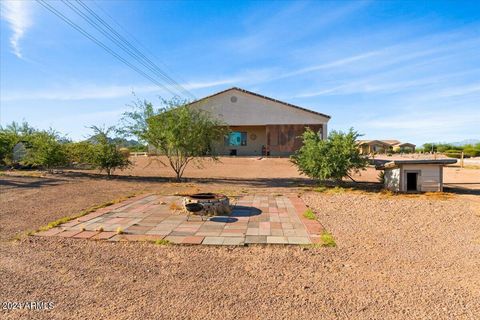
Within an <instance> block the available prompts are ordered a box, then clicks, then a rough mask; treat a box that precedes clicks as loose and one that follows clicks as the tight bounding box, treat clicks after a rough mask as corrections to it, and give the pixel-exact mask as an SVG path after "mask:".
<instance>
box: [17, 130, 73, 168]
mask: <svg viewBox="0 0 480 320" xmlns="http://www.w3.org/2000/svg"><path fill="white" fill-rule="evenodd" d="M59 140H60V136H59V135H58V133H57V132H55V131H54V130H52V129H50V130H48V131H35V132H33V133H31V134H30V135H29V136H27V137H26V138H25V144H26V148H27V153H26V156H25V158H24V159H23V160H22V161H21V163H22V164H23V165H28V166H40V167H43V168H45V169H47V170H48V171H49V172H51V171H52V169H53V168H55V167H58V166H62V165H65V164H67V162H68V160H67V153H66V150H65V145H64V144H63V143H61V142H60V141H59Z"/></svg>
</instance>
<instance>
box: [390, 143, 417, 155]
mask: <svg viewBox="0 0 480 320" xmlns="http://www.w3.org/2000/svg"><path fill="white" fill-rule="evenodd" d="M392 147H393V151H395V152H403V153H412V152H415V145H414V144H413V143H408V142H404V143H397V144H395V145H393V146H392Z"/></svg>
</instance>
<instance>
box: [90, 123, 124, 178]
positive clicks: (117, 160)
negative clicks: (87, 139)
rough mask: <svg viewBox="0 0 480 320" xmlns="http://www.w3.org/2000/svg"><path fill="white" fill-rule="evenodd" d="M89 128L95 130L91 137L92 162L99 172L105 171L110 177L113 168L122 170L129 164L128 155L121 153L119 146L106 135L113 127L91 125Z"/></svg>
mask: <svg viewBox="0 0 480 320" xmlns="http://www.w3.org/2000/svg"><path fill="white" fill-rule="evenodd" d="M91 129H92V130H93V131H94V132H95V134H94V135H93V136H92V137H91V139H92V140H93V141H94V152H93V154H92V164H93V165H94V166H95V167H96V168H98V169H100V172H101V171H105V172H106V173H107V176H108V177H110V176H111V174H112V173H113V171H114V170H116V169H121V170H123V169H125V168H127V167H128V166H130V165H131V162H130V161H129V160H128V157H126V156H125V155H124V154H122V152H121V151H120V148H118V146H117V145H116V144H115V142H114V141H113V140H112V139H110V138H109V136H108V135H109V133H110V132H111V131H113V130H114V128H113V127H110V128H108V129H101V128H99V127H96V126H93V127H91Z"/></svg>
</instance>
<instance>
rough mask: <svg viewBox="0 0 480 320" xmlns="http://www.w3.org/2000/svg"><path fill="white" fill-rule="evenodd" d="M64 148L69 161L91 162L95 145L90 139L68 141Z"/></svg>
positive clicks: (78, 162)
mask: <svg viewBox="0 0 480 320" xmlns="http://www.w3.org/2000/svg"><path fill="white" fill-rule="evenodd" d="M65 148H66V150H67V157H68V161H69V162H70V163H77V164H92V162H93V154H94V153H95V145H94V144H93V143H91V142H90V141H80V142H69V143H67V144H66V145H65Z"/></svg>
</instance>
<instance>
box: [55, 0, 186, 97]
mask: <svg viewBox="0 0 480 320" xmlns="http://www.w3.org/2000/svg"><path fill="white" fill-rule="evenodd" d="M62 2H63V3H64V4H65V5H67V6H68V7H69V8H70V9H72V10H73V11H74V12H75V13H76V14H78V15H79V16H80V17H81V18H83V19H84V20H85V21H87V22H88V23H89V24H90V25H91V26H93V27H94V28H95V29H96V30H97V31H99V32H100V33H102V34H103V35H104V36H105V37H107V38H108V39H110V40H111V41H112V42H113V43H115V44H116V45H117V46H119V47H120V48H121V49H122V50H124V51H125V52H126V53H127V54H129V55H130V56H131V57H132V58H133V59H135V60H136V61H137V62H139V63H140V64H142V65H143V66H144V67H146V68H147V69H149V70H150V71H151V72H152V73H153V74H154V75H155V76H160V77H162V75H160V74H158V72H157V71H156V70H155V69H154V68H153V67H152V66H150V65H149V64H147V63H145V62H144V61H143V60H141V59H140V57H139V56H138V55H137V54H136V53H135V52H133V51H132V50H130V49H129V48H128V47H126V46H125V45H124V44H123V43H121V42H120V41H118V40H117V39H116V38H115V37H113V36H112V35H111V34H110V33H108V32H106V31H105V30H104V29H103V28H101V27H100V26H99V24H98V23H96V22H95V21H93V20H92V19H91V18H90V17H88V16H87V15H85V13H83V12H82V11H80V10H79V9H78V8H77V7H75V6H74V5H72V4H71V3H69V2H67V1H65V0H62ZM178 91H179V92H181V90H178Z"/></svg>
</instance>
